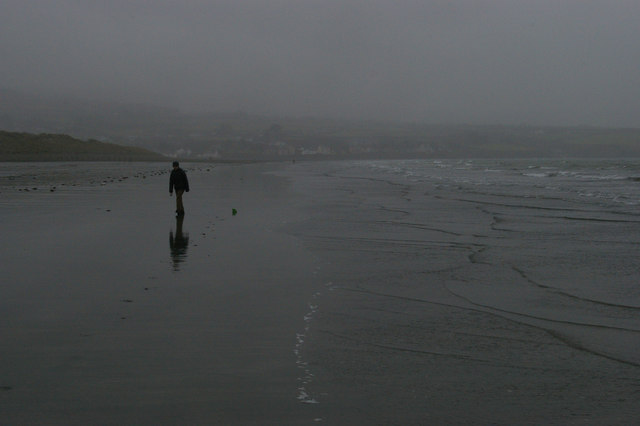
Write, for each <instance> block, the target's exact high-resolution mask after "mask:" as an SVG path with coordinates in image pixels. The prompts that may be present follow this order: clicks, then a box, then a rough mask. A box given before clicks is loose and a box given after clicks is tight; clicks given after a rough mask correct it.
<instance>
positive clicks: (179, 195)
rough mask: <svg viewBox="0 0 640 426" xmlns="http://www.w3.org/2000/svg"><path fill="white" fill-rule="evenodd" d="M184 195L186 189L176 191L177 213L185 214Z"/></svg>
mask: <svg viewBox="0 0 640 426" xmlns="http://www.w3.org/2000/svg"><path fill="white" fill-rule="evenodd" d="M182 194H184V189H176V213H184V206H183V205H182Z"/></svg>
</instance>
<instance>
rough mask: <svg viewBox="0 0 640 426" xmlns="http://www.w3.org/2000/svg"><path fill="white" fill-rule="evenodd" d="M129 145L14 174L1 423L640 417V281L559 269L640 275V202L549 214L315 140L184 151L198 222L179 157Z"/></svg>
mask: <svg viewBox="0 0 640 426" xmlns="http://www.w3.org/2000/svg"><path fill="white" fill-rule="evenodd" d="M336 164H338V165H336ZM123 167H125V168H126V167H130V168H131V170H130V173H128V178H127V179H120V178H117V177H116V178H115V179H110V180H106V181H105V180H104V179H97V180H96V181H95V182H94V183H93V184H88V183H87V182H85V183H82V182H80V183H77V185H76V186H73V187H69V186H68V185H64V186H61V185H59V184H58V185H57V187H56V190H55V191H53V192H51V191H49V190H46V189H47V188H49V186H51V185H53V183H54V180H55V178H50V179H51V182H45V183H42V184H41V187H40V188H39V189H38V190H37V191H33V190H30V191H28V192H27V191H24V190H20V191H19V190H18V187H19V188H23V187H24V185H26V183H24V182H22V181H20V182H19V183H15V181H14V183H15V185H14V186H11V185H9V184H6V185H5V186H3V187H2V188H1V192H2V193H1V196H2V224H1V225H0V227H1V231H2V235H3V239H4V245H3V248H2V256H1V258H2V264H3V275H4V277H5V278H8V279H5V280H3V281H5V283H4V284H3V285H2V287H1V288H0V315H1V317H2V321H0V341H1V342H2V354H3V355H2V360H3V362H2V363H1V364H0V407H1V410H0V423H2V424H43V423H44V424H238V425H248V424H398V425H408V424H416V425H417V424H505V425H506V424H620V425H622V424H630V422H633V421H635V419H636V418H637V413H638V406H639V403H640V397H639V393H638V390H639V389H640V360H639V359H638V358H637V354H638V353H640V352H639V351H638V349H640V348H639V346H638V345H639V343H638V342H639V340H638V335H639V332H638V330H639V329H640V324H639V322H640V320H639V317H638V308H636V307H634V306H633V303H634V302H635V299H633V298H630V297H628V295H627V297H626V300H627V301H628V304H629V305H631V306H626V307H625V306H624V304H623V303H622V302H621V301H622V300H624V299H625V297H624V295H619V294H616V293H615V292H610V294H598V295H594V294H595V293H594V292H593V291H592V292H589V289H588V288H587V290H585V291H587V293H584V294H581V295H580V297H576V296H575V295H576V294H580V293H577V292H576V291H573V290H571V289H562V290H561V284H562V283H566V282H570V283H580V282H585V283H588V282H589V277H593V276H594V274H595V275H597V274H602V275H603V276H607V274H608V273H610V274H611V276H614V277H616V279H619V280H633V279H634V277H637V270H635V271H633V270H629V268H628V264H627V263H624V259H627V258H630V256H631V255H633V253H634V250H635V253H636V254H637V238H636V237H637V236H638V228H637V222H634V221H635V220H636V219H635V218H634V217H628V216H627V217H626V218H624V220H621V219H620V218H619V217H617V216H615V215H610V216H608V217H607V219H608V221H607V220H600V221H597V222H589V223H588V225H589V226H586V227H585V222H584V221H573V222H571V223H572V224H573V225H571V226H567V224H566V223H564V222H563V223H561V224H559V222H558V220H557V218H555V219H554V217H553V215H546V216H545V214H542V215H538V216H537V219H535V221H533V222H532V221H531V216H528V215H524V216H523V215H522V209H521V208H520V210H518V208H516V209H514V208H512V207H509V206H508V205H507V204H506V203H504V200H497V199H492V198H491V197H490V196H486V195H477V196H476V198H475V199H469V198H468V197H467V198H464V197H461V194H460V193H458V192H456V191H455V190H450V189H441V190H437V191H433V192H430V193H428V194H427V193H425V191H424V190H423V188H420V187H418V186H411V185H401V184H397V183H393V182H389V181H379V180H376V179H363V178H361V177H356V176H350V175H349V173H348V172H345V168H344V166H343V165H341V164H339V163H327V164H323V163H298V164H295V165H286V164H269V165H259V164H256V165H216V166H203V165H185V168H186V169H187V171H188V174H189V179H190V183H191V188H192V191H191V192H190V193H187V194H185V197H184V202H185V208H186V210H187V214H186V216H185V218H184V221H183V222H182V223H179V222H178V221H177V220H176V218H175V217H173V214H172V211H173V208H174V199H173V198H170V197H169V195H168V191H167V189H168V188H167V186H168V174H166V172H165V170H164V169H165V165H163V164H158V165H157V168H156V166H154V165H145V166H144V167H142V166H138V168H139V169H140V168H143V169H144V170H143V171H141V170H136V166H135V165H131V166H123ZM166 169H168V167H166ZM347 170H348V168H347ZM265 171H269V172H271V171H273V172H274V173H267V174H264V173H263V172H265ZM57 178H58V179H59V177H57ZM23 183H24V185H23ZM47 185H49V186H47ZM540 203H543V204H542V205H539V206H534V207H536V208H538V207H540V208H544V209H547V210H537V211H538V212H543V213H545V212H547V213H548V212H555V213H558V212H560V213H561V214H556V215H555V216H561V215H562V214H565V210H562V209H568V208H569V207H568V206H566V205H563V203H562V202H557V203H556V204H554V202H553V201H549V200H543V201H540ZM574 207H575V206H574ZM232 209H236V210H237V212H238V214H237V215H235V216H234V215H232ZM555 209H559V210H555ZM574 213H575V212H574ZM525 216H526V217H527V220H526V221H525V220H519V219H518V217H525ZM587 234H588V235H587ZM568 235H573V236H575V235H581V236H585V235H586V236H585V241H592V240H601V241H602V240H605V238H604V237H605V236H606V239H607V240H608V241H609V246H606V245H603V244H599V245H597V246H594V247H593V248H592V249H589V245H588V244H583V246H584V247H585V249H584V251H582V252H579V253H578V252H577V251H576V246H575V245H576V239H575V238H573V239H571V238H567V236H568ZM578 243H580V241H578ZM625 244H626V245H625ZM621 246H624V247H626V249H625V250H626V252H625V253H626V257H625V256H619V258H620V259H622V260H619V261H618V263H617V264H615V263H613V264H611V265H609V264H608V263H607V262H601V263H599V264H595V265H596V266H593V265H594V263H590V265H592V266H590V267H586V266H583V267H578V266H579V265H580V262H583V263H584V261H583V258H586V259H589V260H593V259H597V258H598V256H601V257H604V258H608V257H611V256H612V255H613V254H615V253H618V254H619V252H620V247H621ZM607 247H609V249H610V250H611V251H610V252H609V251H607V250H608V249H607ZM603 250H604V251H603ZM621 265H622V266H624V267H625V268H626V269H624V268H623V269H624V271H625V273H623V274H621V273H619V272H616V271H619V269H620V267H621ZM607 268H613V270H611V271H607ZM554 280H555V281H554ZM550 284H552V285H553V288H550ZM577 287H579V286H577ZM612 288H617V287H615V285H614V284H612ZM594 299H597V300H595V301H594Z"/></svg>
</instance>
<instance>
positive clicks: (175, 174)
mask: <svg viewBox="0 0 640 426" xmlns="http://www.w3.org/2000/svg"><path fill="white" fill-rule="evenodd" d="M173 188H175V189H176V191H179V190H181V189H183V190H185V191H186V192H189V179H187V174H186V173H185V172H184V170H182V169H181V168H177V169H175V170H172V171H171V177H170V178H169V192H173Z"/></svg>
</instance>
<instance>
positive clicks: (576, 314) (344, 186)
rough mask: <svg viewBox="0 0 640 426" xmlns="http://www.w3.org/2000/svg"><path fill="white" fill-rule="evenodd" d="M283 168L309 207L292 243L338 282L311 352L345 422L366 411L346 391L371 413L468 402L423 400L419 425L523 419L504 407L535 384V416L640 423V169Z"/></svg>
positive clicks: (609, 165)
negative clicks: (633, 418)
mask: <svg viewBox="0 0 640 426" xmlns="http://www.w3.org/2000/svg"><path fill="white" fill-rule="evenodd" d="M285 174H286V175H288V176H290V177H291V179H292V181H293V186H294V188H295V189H296V190H297V191H298V192H299V193H300V194H303V195H304V196H305V197H306V198H307V202H308V210H307V212H308V215H309V218H308V220H306V221H304V222H302V223H300V224H298V225H297V226H292V229H291V232H292V233H294V234H295V235H297V236H298V237H299V238H301V239H302V240H303V241H305V243H306V245H307V247H309V249H310V250H312V251H313V252H314V253H317V255H318V256H319V257H320V258H322V259H323V260H324V262H325V267H324V272H325V274H326V276H325V280H326V281H327V282H328V283H331V284H330V285H329V286H328V287H327V289H326V291H325V292H323V295H322V296H320V297H319V298H318V302H317V303H318V305H319V308H318V312H319V313H320V314H319V315H318V316H317V319H316V320H315V324H314V325H312V327H311V330H314V326H315V328H316V329H318V330H322V333H318V334H316V339H312V340H311V341H310V343H309V345H310V348H314V349H309V352H308V354H307V356H308V357H309V358H310V359H311V360H312V361H313V362H315V363H318V364H319V365H320V366H321V370H322V371H323V372H324V373H325V377H324V378H323V377H322V376H321V377H317V378H316V379H315V384H314V385H310V386H309V393H310V394H311V395H312V396H314V397H318V395H321V394H322V393H325V394H327V396H325V398H324V400H323V398H322V397H318V399H319V401H320V403H321V404H322V403H323V402H327V401H326V400H328V402H329V403H330V404H333V405H336V406H340V407H341V409H342V410H344V411H343V412H342V413H343V414H339V413H338V412H335V413H333V415H334V416H337V417H336V418H340V416H341V415H345V416H347V414H344V413H348V412H350V410H349V407H348V406H347V405H346V404H345V405H341V402H340V401H339V400H338V399H336V398H332V397H331V395H332V394H344V393H345V392H351V393H353V394H358V395H360V397H359V398H358V400H359V404H361V405H360V406H366V407H367V410H371V413H375V415H374V414H372V415H371V417H370V418H371V419H372V420H373V419H374V418H375V416H382V417H379V418H384V416H385V415H386V411H385V409H383V408H382V407H381V405H384V404H385V403H386V400H384V402H382V401H383V400H382V399H381V398H383V394H386V395H388V394H389V393H392V394H394V395H397V397H396V398H393V401H394V403H393V404H402V398H405V400H410V399H411V398H414V397H415V395H420V394H424V395H428V398H427V400H426V404H427V405H430V404H429V401H431V404H436V402H435V401H439V404H441V405H440V406H448V405H449V404H451V401H457V403H456V404H459V405H457V406H458V407H459V409H457V410H453V411H449V410H446V409H445V410H444V411H435V412H434V411H433V410H431V411H430V410H429V409H428V408H427V406H422V405H414V406H413V410H414V411H411V413H412V414H407V415H406V417H404V418H405V421H407V422H408V423H412V422H419V420H418V419H420V418H423V419H424V418H431V419H434V420H433V421H434V422H435V423H438V422H446V421H447V420H446V419H447V418H448V417H447V414H448V415H455V416H457V417H456V418H457V419H461V420H460V421H461V422H463V423H464V422H472V423H482V424H484V423H493V422H495V423H498V424H513V423H514V422H515V423H521V422H522V420H523V419H522V417H521V416H522V412H523V411H519V410H509V409H505V407H504V406H503V405H502V402H501V400H502V395H504V393H505V392H508V393H509V394H510V395H511V394H513V395H514V396H515V395H516V394H517V393H518V391H516V389H525V388H526V389H528V391H527V393H525V394H521V397H520V399H518V400H517V401H513V403H514V404H516V405H519V406H521V409H524V410H527V413H529V414H527V415H528V417H527V419H528V420H527V421H526V422H525V423H530V424H536V422H538V423H539V422H547V421H550V420H551V419H554V420H553V421H552V423H553V422H554V421H555V422H556V423H558V424H560V423H562V422H561V421H559V420H558V419H561V418H562V419H565V421H569V419H572V418H573V419H575V418H574V417H572V416H574V415H575V414H572V413H582V412H584V413H588V414H585V416H586V418H587V417H588V418H591V419H594V418H599V419H600V422H604V423H607V424H624V423H625V421H628V419H629V418H630V417H629V416H630V415H631V414H630V413H631V411H632V407H633V406H634V404H636V403H639V402H640V400H638V398H637V395H636V393H635V392H636V390H634V389H636V386H638V385H640V377H639V376H638V368H639V367H640V356H639V355H638V354H640V286H639V284H638V283H640V269H638V254H639V253H640V250H639V248H640V243H639V241H640V203H639V202H640V183H639V182H638V176H639V175H640V161H638V160H603V161H594V160H567V161H563V160H464V161H457V160H437V161H433V160H408V161H400V160H392V161H346V162H331V163H318V164H299V165H296V166H293V167H291V168H289V169H288V170H287V171H286V173H285ZM369 350H370V351H371V353H370V352H368V351H369ZM328 353H334V354H335V355H334V356H331V355H327V354H328ZM356 354H358V355H356ZM374 354H375V355H374ZM410 354H413V355H410ZM381 365H384V366H385V367H384V369H383V371H381V370H380V367H378V366H381ZM311 370H312V372H313V369H311ZM354 371H357V372H358V373H353V372H354ZM463 371H464V372H466V373H462V372H463ZM412 372H415V374H422V373H424V374H426V375H427V376H428V377H429V379H430V381H429V382H421V381H420V380H419V377H421V376H420V375H418V376H417V377H416V376H415V375H414V373H412ZM418 372H420V373H418ZM531 372H535V374H536V376H535V378H533V377H531ZM603 377H605V378H607V379H603ZM621 377H626V379H625V380H623V379H621ZM323 379H324V380H323ZM603 380H605V381H606V380H609V383H610V384H613V383H616V384H615V386H613V385H612V386H607V389H606V390H603V384H602V381H603ZM567 382H571V383H573V385H571V386H567V385H566V383H567ZM430 384H431V385H432V386H431V385H430ZM376 389H379V390H380V391H381V392H377V391H376ZM382 389H384V390H385V391H386V392H382ZM434 389H437V392H435V391H434ZM479 394H481V395H482V396H479ZM614 395H615V396H614ZM374 401H375V402H374ZM480 401H481V402H480ZM557 401H564V402H565V404H564V405H563V406H562V405H558V404H557ZM587 401H590V402H587ZM393 404H392V403H389V405H386V409H387V410H391V409H392V406H393ZM431 406H433V405H431ZM540 406H544V407H545V408H544V409H542V410H541V411H538V412H536V413H532V412H531V411H530V410H532V407H540ZM630 410H631V411H630ZM454 412H455V414H454ZM462 413H465V414H462ZM352 415H353V416H354V417H352V418H351V420H353V419H355V418H357V416H356V414H355V413H352ZM421 416H422V417H421ZM389 421H393V420H392V418H390V419H389ZM596 423H598V421H596Z"/></svg>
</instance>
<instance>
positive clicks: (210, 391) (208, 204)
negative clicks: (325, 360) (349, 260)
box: [0, 163, 317, 425]
mask: <svg viewBox="0 0 640 426" xmlns="http://www.w3.org/2000/svg"><path fill="white" fill-rule="evenodd" d="M131 167H132V169H131V172H132V173H131V174H130V177H129V179H126V180H120V179H115V180H114V181H113V182H111V180H108V181H107V182H106V184H104V185H103V184H102V183H103V182H104V180H103V179H98V180H97V182H98V183H97V184H95V185H85V184H83V183H82V182H77V183H76V186H74V187H70V186H67V185H65V186H61V185H60V184H59V183H58V184H57V189H56V191H55V192H50V191H48V190H45V189H47V188H48V185H49V184H53V183H54V182H49V183H47V184H44V183H42V182H40V184H41V186H42V187H41V188H40V189H38V190H33V188H34V187H35V184H34V185H31V186H30V188H31V190H30V191H29V192H26V191H15V190H12V189H11V188H6V187H5V188H3V193H2V195H3V206H2V208H3V211H2V216H3V217H2V225H1V227H2V236H3V240H4V242H5V243H4V244H3V248H2V256H1V257H2V265H3V267H2V270H3V276H4V279H3V285H2V288H1V289H0V315H1V316H2V321H0V324H1V325H0V341H1V342H2V351H1V352H2V363H1V365H0V389H1V390H0V406H1V407H2V409H1V410H0V423H1V424H119V425H122V424H131V425H133V424H304V423H305V421H306V420H308V419H309V418H310V416H309V413H308V412H307V411H306V410H305V408H306V407H305V406H304V404H302V403H301V402H300V400H299V399H298V397H299V395H300V391H299V389H298V388H299V386H300V382H299V380H298V379H299V377H300V376H301V375H302V370H301V369H300V368H298V364H297V362H298V361H299V360H298V358H297V357H296V355H295V353H294V350H295V348H296V345H297V344H298V340H297V338H296V335H297V333H300V332H302V331H303V330H304V327H305V321H304V316H305V315H306V313H307V312H308V310H309V308H308V301H309V297H310V295H312V294H313V293H314V291H315V287H314V286H315V285H316V284H315V283H316V281H317V280H316V278H315V275H314V272H315V263H314V262H315V260H314V258H313V256H311V255H308V254H307V253H306V252H305V251H304V250H302V249H301V248H300V243H299V241H297V240H296V239H295V238H293V237H291V236H288V235H286V234H284V233H279V232H275V230H274V228H275V227H276V226H280V225H281V224H282V222H283V221H284V220H286V215H282V212H284V213H286V212H287V210H288V209H289V208H288V205H289V203H288V201H287V197H288V196H287V194H286V191H285V182H284V180H283V179H282V178H276V177H274V176H263V175H262V174H261V171H262V170H261V167H262V166H259V165H256V166H241V165H238V166H216V167H207V166H193V167H191V168H190V167H189V166H188V165H186V166H185V167H186V168H187V170H189V178H190V182H191V188H192V191H191V192H189V193H187V194H185V196H184V203H185V207H186V210H187V213H186V216H185V218H184V220H183V223H182V224H181V228H182V229H181V231H182V232H181V234H182V237H181V240H182V247H177V246H176V244H177V245H180V244H179V240H180V238H177V237H178V235H177V231H178V229H177V228H178V226H179V224H178V223H177V220H176V218H175V217H174V216H173V210H174V206H175V199H174V198H173V197H169V193H168V175H167V174H162V173H160V172H159V173H154V172H152V171H150V172H148V173H146V174H145V175H144V177H143V176H142V175H140V176H139V177H137V178H134V177H133V174H134V173H137V170H135V167H136V166H135V163H132V166H131ZM157 167H158V168H159V169H160V171H162V170H163V167H164V168H168V167H167V166H166V165H164V164H159V165H157ZM150 169H151V170H153V166H152V167H150ZM207 169H208V171H207ZM86 183H87V184H88V182H86ZM18 187H19V188H22V187H23V186H22V183H20V184H19V185H18ZM232 209H236V210H237V212H238V214H237V215H235V216H233V215H232Z"/></svg>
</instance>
